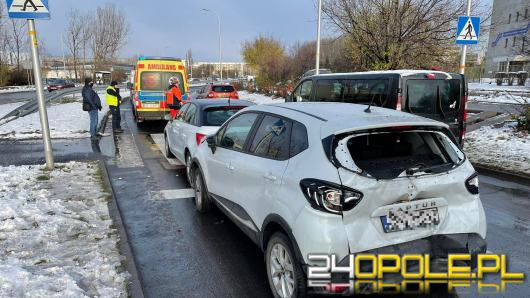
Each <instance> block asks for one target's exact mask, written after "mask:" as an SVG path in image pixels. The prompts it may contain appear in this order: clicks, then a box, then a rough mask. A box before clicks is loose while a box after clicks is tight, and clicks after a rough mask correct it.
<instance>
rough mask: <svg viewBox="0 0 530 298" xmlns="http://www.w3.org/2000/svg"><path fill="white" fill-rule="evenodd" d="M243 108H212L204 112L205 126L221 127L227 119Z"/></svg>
mask: <svg viewBox="0 0 530 298" xmlns="http://www.w3.org/2000/svg"><path fill="white" fill-rule="evenodd" d="M244 108H246V107H244V106H230V107H212V108H207V109H205V110H204V123H203V124H202V125H205V126H221V125H223V123H225V122H226V120H228V118H230V117H232V116H233V115H235V114H236V113H237V112H238V111H239V110H241V109H244Z"/></svg>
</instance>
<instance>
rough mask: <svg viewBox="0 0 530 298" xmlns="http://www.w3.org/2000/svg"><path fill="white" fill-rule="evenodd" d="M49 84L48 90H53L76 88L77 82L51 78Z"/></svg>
mask: <svg viewBox="0 0 530 298" xmlns="http://www.w3.org/2000/svg"><path fill="white" fill-rule="evenodd" d="M47 84H48V91H49V92H52V91H54V90H62V89H66V88H74V87H75V84H74V83H73V82H71V81H67V80H58V79H50V80H48V81H47Z"/></svg>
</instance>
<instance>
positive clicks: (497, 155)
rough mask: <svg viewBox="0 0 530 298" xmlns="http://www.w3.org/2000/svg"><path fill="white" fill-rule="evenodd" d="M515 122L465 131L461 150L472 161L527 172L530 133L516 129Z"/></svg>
mask: <svg viewBox="0 0 530 298" xmlns="http://www.w3.org/2000/svg"><path fill="white" fill-rule="evenodd" d="M515 124H516V123H515V122H509V123H505V124H504V125H502V126H501V127H494V126H487V127H481V128H479V129H477V130H475V131H473V132H470V133H468V134H467V135H466V141H465V145H464V150H465V151H466V153H467V156H468V157H469V159H470V160H471V162H473V163H476V164H477V165H481V166H484V167H487V168H493V169H498V170H502V171H507V172H512V173H523V174H526V175H530V135H528V134H525V133H522V132H517V131H515V130H514V127H515Z"/></svg>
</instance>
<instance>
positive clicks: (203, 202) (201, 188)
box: [193, 169, 212, 213]
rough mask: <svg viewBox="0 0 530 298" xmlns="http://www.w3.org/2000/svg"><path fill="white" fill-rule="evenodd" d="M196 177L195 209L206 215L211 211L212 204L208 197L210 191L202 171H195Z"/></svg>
mask: <svg viewBox="0 0 530 298" xmlns="http://www.w3.org/2000/svg"><path fill="white" fill-rule="evenodd" d="M194 177H195V179H194V183H193V190H194V192H195V208H197V211H198V212H200V213H206V212H207V211H208V210H210V208H211V206H212V202H211V200H210V197H209V196H208V189H207V187H206V183H204V178H203V177H202V173H201V170H199V169H197V170H196V171H194Z"/></svg>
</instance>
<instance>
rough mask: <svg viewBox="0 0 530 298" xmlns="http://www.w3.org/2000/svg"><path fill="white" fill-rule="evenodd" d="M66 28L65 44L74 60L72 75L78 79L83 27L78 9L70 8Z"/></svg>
mask: <svg viewBox="0 0 530 298" xmlns="http://www.w3.org/2000/svg"><path fill="white" fill-rule="evenodd" d="M68 18H69V21H68V29H67V30H66V46H67V48H68V50H69V51H70V54H71V55H72V59H73V62H74V76H75V79H76V80H78V79H79V75H78V71H77V69H78V65H79V52H80V51H81V49H82V46H83V39H84V37H83V27H84V22H83V18H82V15H81V13H79V11H78V10H71V11H70V12H69V13H68Z"/></svg>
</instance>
